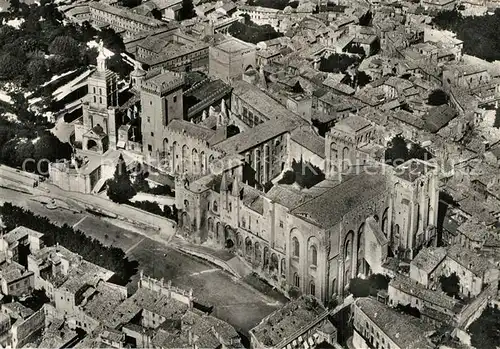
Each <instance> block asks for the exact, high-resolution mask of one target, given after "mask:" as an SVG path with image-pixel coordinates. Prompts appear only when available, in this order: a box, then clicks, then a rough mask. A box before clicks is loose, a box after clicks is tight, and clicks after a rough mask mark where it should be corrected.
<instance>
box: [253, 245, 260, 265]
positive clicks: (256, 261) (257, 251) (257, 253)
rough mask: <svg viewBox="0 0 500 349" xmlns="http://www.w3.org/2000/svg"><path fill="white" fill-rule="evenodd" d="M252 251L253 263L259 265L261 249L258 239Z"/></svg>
mask: <svg viewBox="0 0 500 349" xmlns="http://www.w3.org/2000/svg"><path fill="white" fill-rule="evenodd" d="M254 253H255V259H254V260H255V265H260V264H261V262H262V251H261V250H260V243H259V242H258V241H256V242H255V247H254Z"/></svg>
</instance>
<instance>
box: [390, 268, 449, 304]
mask: <svg viewBox="0 0 500 349" xmlns="http://www.w3.org/2000/svg"><path fill="white" fill-rule="evenodd" d="M389 286H390V287H394V288H395V289H397V290H400V291H402V292H404V293H407V294H409V295H411V296H413V297H416V298H419V299H421V300H422V301H423V302H429V303H432V304H434V305H436V306H439V307H442V308H445V309H448V310H455V309H456V307H457V305H458V304H459V302H458V300H456V299H454V298H451V297H448V296H447V295H446V294H445V293H444V292H442V291H433V290H430V289H428V288H426V287H425V286H424V285H422V284H419V283H418V282H416V281H414V280H412V279H410V278H409V277H407V276H404V275H397V276H396V277H395V278H394V279H392V280H391V281H390V283H389Z"/></svg>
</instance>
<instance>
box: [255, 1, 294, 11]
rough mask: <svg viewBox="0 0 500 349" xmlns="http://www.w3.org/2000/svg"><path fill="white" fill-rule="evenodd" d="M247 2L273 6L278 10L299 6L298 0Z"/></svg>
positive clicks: (268, 6)
mask: <svg viewBox="0 0 500 349" xmlns="http://www.w3.org/2000/svg"><path fill="white" fill-rule="evenodd" d="M247 4H248V5H250V6H261V7H267V8H273V9H276V10H284V9H285V7H287V6H290V7H291V8H294V9H295V8H297V7H298V6H299V2H298V1H290V0H249V1H248V2H247Z"/></svg>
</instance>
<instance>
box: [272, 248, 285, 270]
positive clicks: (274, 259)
mask: <svg viewBox="0 0 500 349" xmlns="http://www.w3.org/2000/svg"><path fill="white" fill-rule="evenodd" d="M283 260H284V259H283ZM278 268H279V261H278V256H277V255H276V253H274V252H273V253H271V261H270V262H269V271H270V272H271V273H272V272H277V271H278Z"/></svg>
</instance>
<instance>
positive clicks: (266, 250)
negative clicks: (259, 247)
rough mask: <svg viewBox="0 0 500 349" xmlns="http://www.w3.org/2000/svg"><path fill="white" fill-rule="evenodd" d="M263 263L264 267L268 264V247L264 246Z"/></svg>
mask: <svg viewBox="0 0 500 349" xmlns="http://www.w3.org/2000/svg"><path fill="white" fill-rule="evenodd" d="M262 260H263V264H262V266H263V267H264V268H266V267H267V266H268V265H269V247H267V246H264V254H263V259H262Z"/></svg>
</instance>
